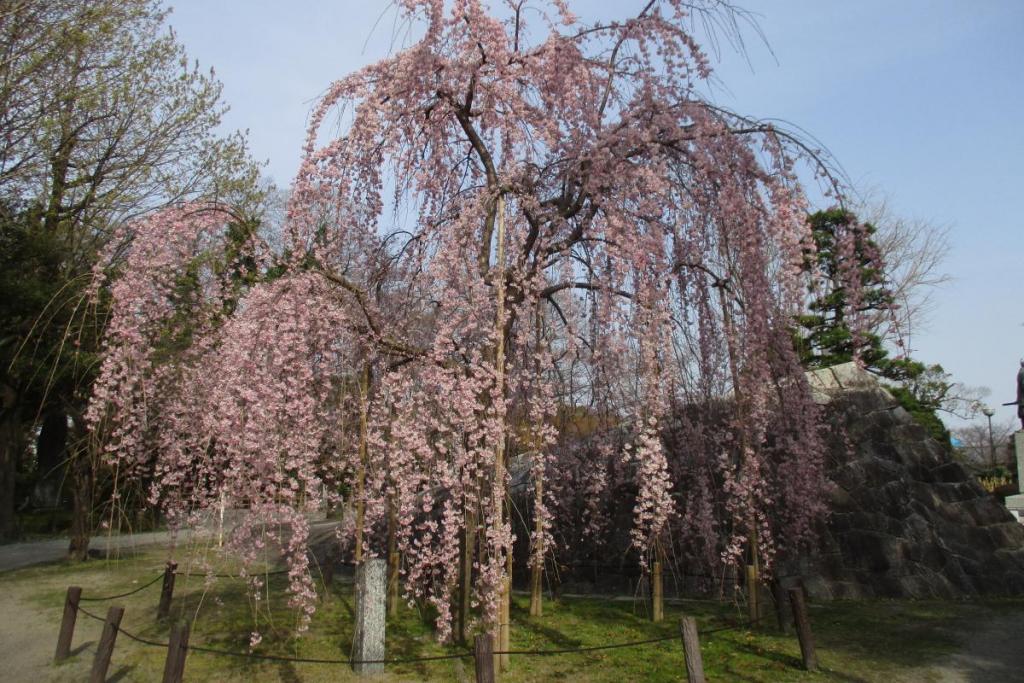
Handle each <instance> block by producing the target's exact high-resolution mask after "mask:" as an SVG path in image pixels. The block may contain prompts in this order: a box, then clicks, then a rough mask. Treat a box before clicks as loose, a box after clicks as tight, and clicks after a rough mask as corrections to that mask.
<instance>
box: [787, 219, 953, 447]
mask: <svg viewBox="0 0 1024 683" xmlns="http://www.w3.org/2000/svg"><path fill="white" fill-rule="evenodd" d="M808 221H809V223H810V226H811V230H812V235H813V237H814V244H815V248H816V251H815V253H814V254H810V253H808V255H807V261H806V263H805V269H806V270H807V271H808V272H810V271H812V270H815V269H817V270H818V271H819V272H820V273H822V275H824V284H823V285H820V286H817V287H813V286H812V287H811V288H810V290H809V291H808V298H809V301H808V304H807V312H806V313H804V314H802V315H799V316H797V317H796V330H795V332H794V344H795V345H796V348H797V353H798V354H799V357H800V360H801V363H802V364H803V365H804V367H806V368H808V369H817V368H825V367H829V366H832V365H838V364H840V363H848V362H850V361H852V360H853V359H854V357H855V355H858V353H859V358H860V361H861V362H862V363H863V364H864V366H865V367H866V368H867V370H869V371H870V372H873V373H875V374H876V375H878V376H880V377H882V378H884V379H886V380H889V381H890V382H891V384H888V385H887V386H888V389H889V391H890V392H891V393H892V395H893V396H894V398H896V400H897V401H899V403H900V405H902V406H903V408H904V409H906V410H907V412H909V413H910V414H911V415H913V416H914V418H915V419H916V420H917V421H918V422H919V423H920V424H921V425H922V426H924V427H925V429H927V430H928V433H929V434H931V435H932V436H933V437H935V438H936V439H937V440H938V441H939V442H940V443H943V444H949V431H948V430H947V429H946V426H945V425H944V424H943V423H942V420H941V419H940V418H939V416H938V415H937V414H936V411H938V410H940V409H941V408H942V407H943V402H944V401H945V399H946V398H947V397H948V395H949V391H950V389H951V388H952V387H953V382H952V381H951V379H950V377H949V375H948V374H946V372H945V371H944V370H943V369H942V366H941V365H925V364H924V363H921V362H920V361H916V360H913V359H910V358H892V357H890V356H889V353H888V351H887V350H886V349H885V347H884V345H883V343H882V337H881V335H880V334H879V331H878V330H877V329H868V330H864V331H861V332H860V333H859V334H858V335H854V333H853V331H852V330H851V328H850V325H849V321H848V309H849V301H848V297H849V293H848V291H847V288H846V286H845V284H844V281H843V280H844V278H843V277H842V272H843V270H844V269H850V268H855V269H856V273H857V276H858V279H859V280H860V283H861V287H862V291H861V292H860V295H859V298H858V312H859V313H861V314H874V316H873V317H874V319H876V320H880V319H882V317H883V316H884V314H885V313H886V311H887V310H888V309H889V308H890V307H891V306H892V305H893V296H892V293H891V292H890V290H889V289H888V286H887V283H886V278H885V271H884V260H883V258H882V257H883V255H882V254H880V252H879V248H878V245H877V243H876V242H875V241H874V239H873V237H872V236H873V235H874V234H875V232H876V228H875V227H874V226H872V225H870V224H864V225H863V228H862V230H861V231H860V232H859V238H858V239H857V240H856V241H855V243H854V246H853V250H852V254H853V258H854V259H855V263H854V264H848V263H846V264H844V263H843V262H842V258H843V256H842V255H841V253H840V251H841V250H840V249H839V245H837V243H836V234H837V229H838V228H839V227H840V226H845V225H849V224H855V223H857V222H858V219H857V217H856V216H855V215H854V214H853V213H852V212H850V211H847V210H845V209H838V208H834V209H829V210H827V211H819V212H817V213H814V214H812V215H811V216H810V217H809V218H808ZM869 319H870V318H869Z"/></svg>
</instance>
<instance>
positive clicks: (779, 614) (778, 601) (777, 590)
mask: <svg viewBox="0 0 1024 683" xmlns="http://www.w3.org/2000/svg"><path fill="white" fill-rule="evenodd" d="M772 599H773V600H774V601H775V618H776V619H777V620H778V622H779V631H781V632H782V633H789V625H790V622H791V621H792V617H791V616H790V614H791V613H790V609H789V605H788V604H787V603H788V602H789V597H788V596H787V595H786V589H785V588H783V587H782V584H781V583H780V582H779V581H778V580H775V581H772Z"/></svg>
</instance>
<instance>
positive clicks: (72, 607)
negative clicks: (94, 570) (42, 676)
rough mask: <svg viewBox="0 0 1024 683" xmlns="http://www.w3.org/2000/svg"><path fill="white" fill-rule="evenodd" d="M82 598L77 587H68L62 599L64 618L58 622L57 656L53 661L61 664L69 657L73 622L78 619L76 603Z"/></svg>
mask: <svg viewBox="0 0 1024 683" xmlns="http://www.w3.org/2000/svg"><path fill="white" fill-rule="evenodd" d="M81 597H82V589H81V588H80V587H79V586H68V594H67V595H66V596H65V597H64V618H63V619H61V622H60V633H59V634H58V635H57V654H55V655H54V656H53V661H55V662H61V661H64V660H65V659H67V658H68V657H70V656H71V639H72V638H73V637H74V635H75V620H76V619H78V601H79V600H80V599H81Z"/></svg>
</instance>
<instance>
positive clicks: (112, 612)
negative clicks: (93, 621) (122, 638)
mask: <svg viewBox="0 0 1024 683" xmlns="http://www.w3.org/2000/svg"><path fill="white" fill-rule="evenodd" d="M123 616H124V607H111V608H110V609H108V610H107V620H106V621H105V622H103V635H101V636H100V644H99V645H97V646H96V656H95V657H94V658H93V660H92V673H91V674H90V675H89V683H104V681H106V680H107V669H109V668H110V657H111V655H113V654H114V642H115V641H116V640H117V632H118V630H119V629H120V626H121V617H123Z"/></svg>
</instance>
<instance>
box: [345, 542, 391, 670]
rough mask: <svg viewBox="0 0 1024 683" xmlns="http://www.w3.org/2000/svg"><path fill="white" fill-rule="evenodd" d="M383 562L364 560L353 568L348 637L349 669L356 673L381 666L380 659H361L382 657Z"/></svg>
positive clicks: (384, 568)
mask: <svg viewBox="0 0 1024 683" xmlns="http://www.w3.org/2000/svg"><path fill="white" fill-rule="evenodd" d="M387 569H388V566H387V562H385V561H384V560H383V559H381V558H373V559H369V560H365V561H364V562H363V563H362V564H361V565H359V567H358V568H357V569H356V623H355V635H354V636H353V639H352V669H353V670H354V671H355V672H356V673H358V674H374V673H380V672H381V671H383V670H384V664H383V663H367V664H364V663H362V662H367V661H372V660H381V659H384V626H385V614H386V612H385V603H386V595H387Z"/></svg>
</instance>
